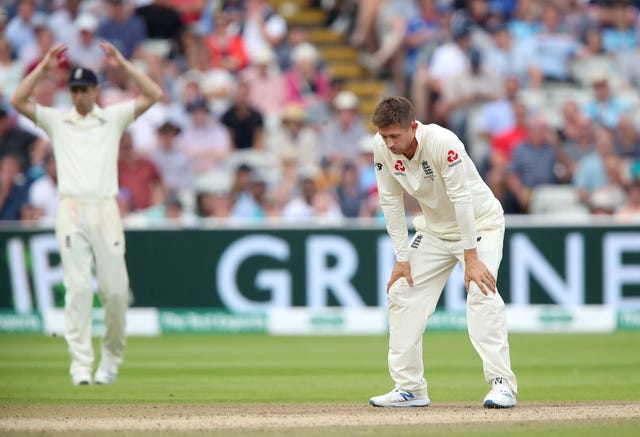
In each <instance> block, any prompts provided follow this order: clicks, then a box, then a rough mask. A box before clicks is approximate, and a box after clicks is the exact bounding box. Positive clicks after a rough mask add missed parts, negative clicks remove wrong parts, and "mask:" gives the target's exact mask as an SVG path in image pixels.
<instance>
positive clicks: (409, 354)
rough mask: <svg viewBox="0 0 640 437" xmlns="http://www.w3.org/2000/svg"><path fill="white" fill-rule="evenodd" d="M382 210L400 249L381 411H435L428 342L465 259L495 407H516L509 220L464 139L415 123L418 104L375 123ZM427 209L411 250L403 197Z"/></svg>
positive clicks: (381, 108)
mask: <svg viewBox="0 0 640 437" xmlns="http://www.w3.org/2000/svg"><path fill="white" fill-rule="evenodd" d="M371 121H372V123H373V124H374V125H375V126H376V128H377V130H378V133H377V134H376V135H375V145H374V159H375V166H376V179H377V183H378V195H379V197H380V206H381V208H382V212H383V213H384V216H385V221H386V226H387V232H388V233H389V236H390V237H391V240H392V242H393V246H394V249H395V255H396V263H395V265H394V268H393V271H392V273H391V279H390V280H389V283H388V284H387V294H388V303H389V315H388V317H389V355H388V364H389V373H390V375H391V378H392V379H393V380H394V382H395V388H394V389H393V390H392V391H390V392H389V393H386V394H383V395H380V396H375V397H373V398H371V399H370V400H369V403H370V404H371V405H373V406H376V407H424V406H427V405H429V403H430V401H429V396H428V394H427V381H426V380H425V378H424V365H423V360H422V337H423V334H424V331H425V327H426V324H427V320H428V319H429V317H430V316H431V315H432V314H433V312H434V311H435V308H436V304H437V302H438V299H439V298H440V295H441V293H442V289H443V287H444V285H445V283H446V281H447V279H448V278H449V275H450V274H451V271H452V270H453V268H454V267H455V266H456V264H457V263H458V261H460V262H461V263H462V266H463V268H464V281H465V285H466V290H467V325H468V330H469V337H470V339H471V343H472V344H473V346H474V348H475V349H476V351H477V352H478V354H479V355H480V358H481V359H482V364H483V368H484V377H485V380H486V381H487V383H488V384H490V385H491V391H490V392H489V394H487V396H486V397H485V398H484V406H485V407H488V408H510V407H514V406H515V405H516V398H515V394H516V393H517V382H516V377H515V375H514V373H513V372H512V370H511V363H510V357H509V343H508V341H507V327H506V315H505V305H504V301H503V300H502V298H501V297H500V294H499V293H498V290H497V289H496V277H497V274H498V267H499V266H500V261H501V259H502V244H503V238H504V213H503V211H502V206H501V205H500V202H499V201H498V200H497V199H496V198H495V196H494V195H493V193H492V192H491V190H490V189H489V187H488V186H487V185H486V184H485V183H484V181H483V180H482V179H481V178H480V175H479V174H478V171H477V170H476V167H475V166H474V164H473V162H472V161H471V159H470V158H469V156H468V155H467V153H466V151H465V148H464V145H463V144H462V142H461V141H460V140H459V139H458V137H456V135H455V134H454V133H453V132H451V131H449V130H448V129H445V128H443V127H441V126H438V125H436V124H428V125H424V124H422V123H420V122H419V121H416V120H415V111H414V108H413V105H412V104H411V102H409V101H408V100H407V99H405V98H403V97H386V98H384V99H383V100H382V101H381V102H380V103H379V104H378V106H377V107H376V109H375V111H374V113H373V116H372V118H371ZM404 191H406V192H407V193H408V194H409V195H411V196H412V197H414V198H415V199H416V200H417V201H418V203H419V204H420V208H421V210H422V215H420V216H418V217H416V218H415V219H414V221H413V224H414V227H415V230H416V233H415V236H414V237H413V239H412V241H411V244H408V234H407V232H408V229H407V222H406V218H405V210H404V201H403V197H404V196H403V194H404Z"/></svg>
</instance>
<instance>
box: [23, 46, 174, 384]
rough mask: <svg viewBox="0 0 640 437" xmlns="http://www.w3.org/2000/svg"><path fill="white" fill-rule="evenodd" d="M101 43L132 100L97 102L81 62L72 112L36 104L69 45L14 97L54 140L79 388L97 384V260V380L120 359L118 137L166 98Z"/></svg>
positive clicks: (92, 79)
mask: <svg viewBox="0 0 640 437" xmlns="http://www.w3.org/2000/svg"><path fill="white" fill-rule="evenodd" d="M100 47H101V48H102V50H104V52H105V61H106V62H107V63H108V64H110V65H112V66H114V67H117V68H120V69H122V70H123V71H124V72H125V73H126V74H127V75H128V76H129V77H130V78H131V79H132V80H133V81H134V83H135V84H136V86H137V87H138V89H139V91H140V95H139V96H137V97H136V98H135V100H130V101H127V102H122V103H118V104H114V105H111V106H107V107H105V108H101V107H99V106H98V105H97V104H96V100H97V98H98V93H99V86H98V78H97V76H96V73H94V72H93V71H91V70H89V69H87V68H83V67H76V68H73V69H72V71H71V74H70V76H69V81H68V86H69V91H70V93H71V101H72V102H73V108H72V109H71V110H70V111H69V112H66V113H65V112H63V111H60V110H58V109H54V108H50V107H46V106H42V105H39V104H37V103H36V102H34V101H31V100H30V96H31V94H32V93H33V90H34V87H35V86H36V84H37V83H38V81H39V80H40V79H42V78H43V77H44V76H45V75H47V73H48V72H49V71H50V70H51V69H54V68H56V67H57V65H58V63H59V62H61V61H62V60H63V53H64V51H65V50H66V46H65V45H64V44H57V45H56V46H54V47H53V48H51V49H50V50H49V51H48V52H47V53H46V55H45V56H44V58H43V59H42V60H41V61H40V63H39V64H38V65H37V66H36V68H35V69H34V70H33V71H32V72H31V73H29V75H28V76H27V77H25V78H24V80H23V81H22V82H21V83H20V85H19V86H18V87H17V89H16V90H15V92H14V94H13V96H12V97H11V104H12V105H13V107H14V108H15V109H16V110H17V111H18V112H20V113H21V114H23V115H25V116H26V117H28V118H30V119H31V120H32V121H33V122H34V123H36V125H37V126H39V127H41V128H42V129H44V130H45V131H46V132H47V134H48V135H49V138H50V139H51V143H52V144H53V152H54V155H55V158H56V164H57V172H58V191H59V196H60V205H59V208H58V215H57V218H56V237H57V239H58V243H59V245H60V256H61V258H62V267H63V273H64V285H65V288H66V294H65V324H66V331H65V338H66V340H67V343H68V345H69V352H70V354H71V368H70V373H71V380H72V382H73V384H75V385H85V384H90V383H91V382H92V378H91V374H92V370H93V361H94V353H93V347H92V344H91V319H92V307H93V291H92V275H91V270H92V262H93V263H95V268H96V272H97V276H98V286H99V293H100V299H101V301H102V304H103V307H104V311H105V325H106V332H105V335H104V338H103V339H102V347H101V359H100V365H99V366H98V368H97V370H96V372H95V382H96V383H98V384H109V383H112V382H113V381H114V380H115V377H116V375H117V372H118V368H119V366H120V364H121V363H122V360H123V356H124V349H125V343H126V337H125V315H126V311H127V306H128V302H129V277H128V273H127V267H126V264H125V258H124V253H125V242H124V231H123V223H122V218H121V217H120V214H119V210H118V206H117V204H116V195H117V192H118V174H117V159H118V150H119V142H120V137H121V135H122V133H123V132H124V131H125V129H126V128H127V126H128V125H129V124H130V123H131V122H133V121H134V120H135V119H136V118H137V117H138V116H139V115H140V114H142V113H143V112H144V111H146V110H147V109H149V108H150V107H151V105H153V104H154V103H155V102H157V101H158V100H160V98H161V97H162V89H161V88H160V87H159V86H158V85H157V84H156V83H155V82H153V80H151V79H150V78H149V77H148V76H147V75H146V74H144V73H143V72H142V71H140V70H138V69H137V68H135V67H134V66H133V64H132V63H131V62H129V61H128V60H127V59H125V58H124V57H123V55H122V54H121V53H120V52H119V51H118V50H117V49H116V48H115V47H114V46H113V45H111V44H109V43H107V42H104V41H103V42H100Z"/></svg>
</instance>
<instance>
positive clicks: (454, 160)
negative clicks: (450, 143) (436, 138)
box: [447, 149, 462, 167]
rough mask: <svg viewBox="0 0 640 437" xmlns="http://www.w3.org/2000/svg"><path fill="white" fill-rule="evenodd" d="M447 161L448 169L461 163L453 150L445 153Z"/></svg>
mask: <svg viewBox="0 0 640 437" xmlns="http://www.w3.org/2000/svg"><path fill="white" fill-rule="evenodd" d="M447 161H448V162H449V167H453V166H454V165H458V164H460V163H461V162H462V160H461V159H460V155H458V153H457V152H456V151H455V150H453V149H449V151H448V152H447Z"/></svg>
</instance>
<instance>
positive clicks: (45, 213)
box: [29, 151, 58, 225]
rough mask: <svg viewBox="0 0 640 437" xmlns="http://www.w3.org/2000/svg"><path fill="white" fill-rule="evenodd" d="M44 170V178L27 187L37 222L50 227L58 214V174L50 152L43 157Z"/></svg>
mask: <svg viewBox="0 0 640 437" xmlns="http://www.w3.org/2000/svg"><path fill="white" fill-rule="evenodd" d="M44 169H45V171H46V173H45V174H44V176H42V177H40V178H38V179H36V180H35V181H34V182H33V183H32V184H31V186H30V187H29V204H30V205H31V206H32V207H33V208H34V210H35V211H34V212H35V218H36V219H37V220H40V221H41V222H43V223H47V224H51V225H52V224H54V223H55V219H56V213H57V212H58V174H57V171H56V159H55V157H54V155H53V152H52V151H49V152H47V154H46V155H45V157H44Z"/></svg>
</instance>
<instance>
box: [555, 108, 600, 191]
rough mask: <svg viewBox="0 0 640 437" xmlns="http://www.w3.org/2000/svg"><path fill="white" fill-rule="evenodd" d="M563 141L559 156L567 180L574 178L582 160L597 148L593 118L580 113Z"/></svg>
mask: <svg viewBox="0 0 640 437" xmlns="http://www.w3.org/2000/svg"><path fill="white" fill-rule="evenodd" d="M565 133H567V134H569V135H568V136H567V137H565V138H564V141H562V143H561V144H562V146H561V147H560V153H559V154H558V157H559V159H560V162H561V164H562V167H561V168H562V171H563V172H564V173H565V174H566V177H565V178H564V179H565V180H572V179H573V176H574V174H575V171H576V167H577V165H578V162H580V160H581V159H582V158H583V157H585V156H587V155H589V154H590V153H592V152H593V150H594V148H595V126H594V124H593V122H592V121H591V119H590V118H589V117H587V116H586V115H584V114H582V113H580V114H579V115H578V120H577V121H576V125H575V129H574V130H573V131H565Z"/></svg>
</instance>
